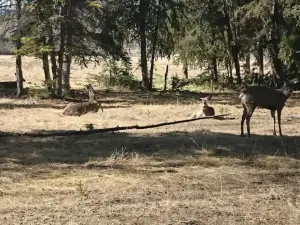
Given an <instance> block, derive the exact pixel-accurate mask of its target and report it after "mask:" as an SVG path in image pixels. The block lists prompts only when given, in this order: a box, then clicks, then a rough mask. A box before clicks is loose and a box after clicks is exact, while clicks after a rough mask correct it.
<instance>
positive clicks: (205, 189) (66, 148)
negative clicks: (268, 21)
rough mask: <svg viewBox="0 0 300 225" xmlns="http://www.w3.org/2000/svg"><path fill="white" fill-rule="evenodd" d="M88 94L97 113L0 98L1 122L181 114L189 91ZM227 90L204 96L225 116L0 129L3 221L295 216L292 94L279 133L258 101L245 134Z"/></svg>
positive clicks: (298, 167)
mask: <svg viewBox="0 0 300 225" xmlns="http://www.w3.org/2000/svg"><path fill="white" fill-rule="evenodd" d="M28 60H31V59H28ZM0 63H1V66H2V65H4V64H5V65H6V64H8V62H6V61H5V60H2V61H0ZM29 67H30V66H28V68H29ZM0 68H1V67H0ZM11 71H13V68H11ZM37 74H38V72H37ZM80 79H81V80H80ZM80 79H79V78H78V80H80V82H84V80H83V79H82V78H80ZM97 94H98V95H100V96H101V98H102V100H103V106H104V113H103V114H102V113H101V112H99V113H97V114H87V115H84V116H82V117H66V116H63V115H62V108H63V107H64V106H65V105H66V104H67V102H62V101H59V100H55V101H54V100H52V101H50V100H39V99H35V98H32V99H23V100H16V99H1V100H0V115H1V118H2V119H1V120H0V126H1V132H25V131H40V130H47V131H51V130H69V129H72V130H73V129H75V130H79V129H86V128H85V124H89V123H93V124H94V127H95V128H104V127H113V126H117V125H120V126H122V125H133V124H139V125H146V124H152V123H158V122H164V121H173V120H177V119H185V118H187V117H189V116H190V115H191V114H192V112H193V111H194V110H195V109H197V107H198V106H197V102H196V100H195V99H199V96H193V95H187V94H185V95H183V94H181V95H177V96H176V95H175V94H168V93H165V94H162V95H159V94H153V95H152V96H148V95H144V94H140V93H103V92H101V91H98V92H97ZM100 96H99V97H100ZM236 96H237V95H236V94H234V93H231V94H230V93H227V94H222V95H217V96H216V97H215V99H216V100H215V101H214V102H213V106H214V107H215V110H216V113H217V114H220V113H231V116H232V117H233V118H234V119H233V120H224V121H221V120H200V121H196V122H192V123H186V124H179V125H172V126H166V127H160V128H157V129H149V130H140V131H130V132H129V131H127V132H117V133H114V134H113V133H107V134H94V135H82V136H70V137H63V138H62V137H53V138H27V137H10V138H1V140H0V198H1V204H0V221H1V224H182V225H183V224H190V225H192V224H299V221H300V188H299V185H300V179H299V176H300V160H299V156H300V138H299V134H298V131H299V129H298V123H299V121H298V120H297V119H293V120H291V119H290V118H289V115H296V114H297V112H299V110H300V104H299V103H298V102H297V99H298V97H299V96H298V94H295V95H294V96H293V98H292V99H290V100H289V102H288V105H287V107H286V108H285V109H284V111H283V118H282V124H283V125H282V129H283V134H284V135H285V136H284V137H282V138H280V137H273V136H271V134H272V119H271V116H270V113H269V112H268V111H266V110H262V109H258V110H257V111H256V112H255V114H254V115H253V119H252V124H251V128H252V133H253V137H252V138H241V137H239V133H240V115H241V112H242V109H241V108H240V106H239V105H238V104H237V99H236Z"/></svg>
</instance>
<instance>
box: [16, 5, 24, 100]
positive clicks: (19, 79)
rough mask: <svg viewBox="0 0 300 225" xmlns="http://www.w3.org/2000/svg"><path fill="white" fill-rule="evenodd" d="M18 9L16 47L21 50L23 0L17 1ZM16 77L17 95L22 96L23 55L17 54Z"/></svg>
mask: <svg viewBox="0 0 300 225" xmlns="http://www.w3.org/2000/svg"><path fill="white" fill-rule="evenodd" d="M16 4H17V5H16V9H17V35H18V38H17V41H16V49H17V50H19V49H20V48H21V47H22V43H21V37H20V35H21V32H20V31H21V27H20V19H21V10H22V1H21V0H17V2H16ZM16 78H17V96H21V95H22V94H23V92H24V88H23V81H24V78H23V71H22V57H21V55H19V54H18V55H17V56H16Z"/></svg>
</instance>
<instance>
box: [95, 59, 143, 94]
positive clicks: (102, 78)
mask: <svg viewBox="0 0 300 225" xmlns="http://www.w3.org/2000/svg"><path fill="white" fill-rule="evenodd" d="M91 76H92V79H93V80H94V81H95V82H96V83H98V84H99V85H100V86H104V87H123V88H124V87H125V88H128V89H130V90H136V89H138V88H139V87H140V81H138V80H137V79H136V78H135V77H134V75H133V74H132V73H131V64H130V63H127V62H116V61H113V60H111V61H109V62H107V63H105V64H104V65H103V71H102V72H101V73H100V74H98V75H95V74H94V75H92V74H91Z"/></svg>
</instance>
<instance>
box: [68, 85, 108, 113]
mask: <svg viewBox="0 0 300 225" xmlns="http://www.w3.org/2000/svg"><path fill="white" fill-rule="evenodd" d="M86 88H87V89H88V92H89V101H88V102H83V103H74V102H71V103H69V104H68V105H67V106H66V107H65V108H64V111H63V115H66V116H82V115H84V114H87V113H89V112H93V113H96V112H98V111H99V108H101V110H102V113H103V107H102V105H101V102H100V101H97V100H96V98H95V94H94V89H93V87H92V85H91V84H88V85H87V86H86Z"/></svg>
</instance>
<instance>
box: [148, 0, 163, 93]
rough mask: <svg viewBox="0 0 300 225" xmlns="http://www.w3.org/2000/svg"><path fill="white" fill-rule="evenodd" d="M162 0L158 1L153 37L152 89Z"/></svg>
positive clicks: (151, 86)
mask: <svg viewBox="0 0 300 225" xmlns="http://www.w3.org/2000/svg"><path fill="white" fill-rule="evenodd" d="M160 1H161V0H159V1H158V4H157V8H156V13H157V14H156V21H155V27H154V32H153V38H152V51H151V65H150V84H149V85H150V89H151V90H152V88H153V70H154V59H155V53H156V43H157V33H158V28H159V27H158V25H159V17H160V10H159V8H160Z"/></svg>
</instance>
